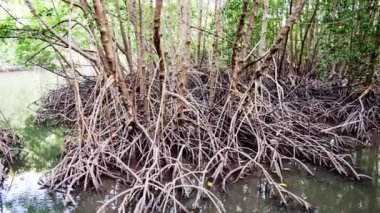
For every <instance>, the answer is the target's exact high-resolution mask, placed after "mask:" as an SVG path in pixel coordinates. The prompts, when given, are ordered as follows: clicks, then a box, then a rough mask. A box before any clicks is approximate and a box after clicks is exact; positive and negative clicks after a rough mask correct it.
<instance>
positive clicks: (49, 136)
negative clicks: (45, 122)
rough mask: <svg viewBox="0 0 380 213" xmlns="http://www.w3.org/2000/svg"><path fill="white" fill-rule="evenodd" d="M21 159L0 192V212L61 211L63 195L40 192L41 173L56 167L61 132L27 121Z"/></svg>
mask: <svg viewBox="0 0 380 213" xmlns="http://www.w3.org/2000/svg"><path fill="white" fill-rule="evenodd" d="M23 126H24V128H22V129H19V130H18V132H19V134H20V135H21V137H22V144H23V146H24V147H23V152H22V157H21V159H19V160H17V161H16V163H15V165H14V166H13V167H12V169H11V171H10V173H9V174H8V177H7V179H6V180H5V182H4V185H3V188H2V189H1V190H0V207H1V211H0V212H62V211H63V210H64V208H63V206H62V195H60V194H57V193H49V192H48V191H47V190H43V189H40V185H39V184H38V181H39V179H40V177H41V176H42V172H44V171H46V170H47V169H49V168H51V167H53V166H54V165H55V164H56V163H57V161H58V159H59V158H58V156H59V151H60V148H61V147H62V144H63V137H62V136H63V135H62V131H60V130H59V129H47V128H44V127H38V126H35V125H33V117H29V118H27V119H26V121H25V124H24V125H23Z"/></svg>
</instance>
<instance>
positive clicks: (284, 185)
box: [278, 183, 288, 187]
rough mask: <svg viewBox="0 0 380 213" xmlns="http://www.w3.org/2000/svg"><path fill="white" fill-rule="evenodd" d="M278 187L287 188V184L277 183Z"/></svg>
mask: <svg viewBox="0 0 380 213" xmlns="http://www.w3.org/2000/svg"><path fill="white" fill-rule="evenodd" d="M278 185H279V186H282V187H287V186H288V184H286V183H278Z"/></svg>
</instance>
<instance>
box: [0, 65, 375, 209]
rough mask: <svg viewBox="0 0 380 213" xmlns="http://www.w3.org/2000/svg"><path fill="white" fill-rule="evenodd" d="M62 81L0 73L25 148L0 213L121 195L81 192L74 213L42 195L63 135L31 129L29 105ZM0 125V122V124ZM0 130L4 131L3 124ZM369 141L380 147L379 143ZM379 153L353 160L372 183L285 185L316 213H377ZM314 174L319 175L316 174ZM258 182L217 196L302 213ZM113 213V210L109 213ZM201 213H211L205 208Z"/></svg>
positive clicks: (107, 187) (231, 204)
mask: <svg viewBox="0 0 380 213" xmlns="http://www.w3.org/2000/svg"><path fill="white" fill-rule="evenodd" d="M59 82H60V80H59V79H57V77H55V76H54V75H52V74H50V73H47V72H41V71H33V72H15V73H0V110H1V111H2V112H3V113H4V115H5V116H6V117H7V119H8V120H9V123H10V124H11V126H12V127H14V128H16V129H17V130H18V132H19V133H20V134H21V135H22V137H23V143H24V144H25V150H24V153H26V155H24V156H23V158H22V159H21V160H19V161H18V162H17V163H16V166H15V167H14V168H13V169H12V170H11V172H10V174H9V176H8V178H7V179H6V181H5V183H4V187H3V188H2V189H0V213H2V212H80V213H87V212H88V213H92V212H95V211H96V209H97V207H99V206H100V205H101V202H102V201H104V200H107V199H108V198H110V197H112V196H113V195H115V194H116V193H117V192H118V191H120V190H122V188H123V187H122V186H121V185H120V184H118V183H115V182H113V181H109V180H105V181H104V182H103V186H104V191H102V192H97V193H96V192H84V193H82V194H81V196H80V197H77V198H76V199H77V201H78V206H77V208H76V209H75V210H74V209H73V208H70V207H64V206H63V205H62V196H61V195H60V194H59V193H54V192H48V191H47V190H44V189H40V186H39V185H38V181H39V179H40V178H41V176H42V175H43V173H44V172H46V171H47V170H48V169H49V168H52V167H53V166H54V165H55V164H56V163H57V161H58V155H59V150H60V147H61V146H62V144H63V131H61V130H60V129H47V128H43V127H37V126H35V125H33V118H32V117H31V116H32V115H33V111H32V110H31V109H30V108H32V109H33V107H30V104H31V103H33V102H34V101H36V100H37V99H38V98H39V97H40V96H41V95H42V94H43V92H44V91H46V90H47V89H48V88H52V87H54V85H56V84H57V83H59ZM0 120H1V118H0ZM0 125H5V124H4V123H1V124H0ZM373 141H374V142H375V143H377V144H380V137H375V138H374V139H373ZM379 153H380V150H379V146H374V147H372V148H370V149H365V150H360V151H358V152H356V153H355V154H354V158H355V162H356V166H357V167H358V169H360V170H361V172H362V173H364V174H367V175H370V176H372V177H373V179H372V180H369V181H365V182H357V181H354V180H351V179H349V178H344V177H341V176H338V175H336V174H333V173H332V172H329V171H326V170H324V169H318V168H314V167H312V169H315V170H316V172H315V173H316V176H314V177H312V176H308V175H305V174H298V173H288V174H286V183H287V185H288V188H289V190H290V191H292V192H294V193H296V194H298V195H300V196H301V197H303V198H305V199H306V200H307V201H308V202H310V203H311V204H312V205H313V207H314V209H313V211H314V212H334V213H335V212H344V213H346V212H352V213H356V212H368V213H372V212H380V185H379V181H380V170H379V165H380V158H379V157H380V155H379ZM317 170H318V171H317ZM257 186H258V178H253V177H247V178H245V179H242V180H241V181H239V182H238V183H236V184H234V185H233V186H231V187H230V188H229V191H228V193H227V194H220V199H221V200H222V201H223V204H224V207H225V209H226V210H227V212H247V213H248V212H249V213H251V212H284V211H285V212H302V210H300V209H284V208H282V207H280V206H278V204H277V202H276V201H274V200H268V199H266V197H265V196H264V195H262V194H259V193H258V190H257ZM113 210H114V211H116V206H111V208H110V212H112V211H113ZM201 212H215V210H214V208H212V207H210V206H209V205H208V204H206V205H205V206H204V208H203V209H202V210H201Z"/></svg>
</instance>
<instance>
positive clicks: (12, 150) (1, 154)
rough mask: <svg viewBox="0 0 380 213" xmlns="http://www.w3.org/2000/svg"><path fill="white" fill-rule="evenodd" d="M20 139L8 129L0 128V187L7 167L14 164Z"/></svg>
mask: <svg viewBox="0 0 380 213" xmlns="http://www.w3.org/2000/svg"><path fill="white" fill-rule="evenodd" d="M19 147H20V137H19V136H18V135H17V134H15V133H13V132H12V131H11V130H9V129H1V128H0V186H2V183H3V181H4V179H5V176H6V174H7V172H8V170H9V166H10V165H11V164H12V163H13V162H14V159H15V155H16V154H17V151H16V150H17V148H19Z"/></svg>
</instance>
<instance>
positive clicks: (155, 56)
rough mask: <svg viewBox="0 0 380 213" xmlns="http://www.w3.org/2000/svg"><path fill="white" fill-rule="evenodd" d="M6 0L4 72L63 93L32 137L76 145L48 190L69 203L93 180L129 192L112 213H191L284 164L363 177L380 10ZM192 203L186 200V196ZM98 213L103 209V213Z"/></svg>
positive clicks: (271, 175) (172, 0)
mask: <svg viewBox="0 0 380 213" xmlns="http://www.w3.org/2000/svg"><path fill="white" fill-rule="evenodd" d="M14 5H15V3H14V2H13V1H1V2H0V7H1V8H0V9H1V10H3V12H4V14H3V15H2V16H1V18H2V20H1V21H0V49H2V50H3V51H7V52H9V53H14V54H5V55H3V56H2V58H3V59H2V60H5V61H7V62H8V63H15V64H17V65H19V66H25V67H32V66H39V67H42V68H44V69H46V70H47V71H50V72H53V73H56V74H57V75H60V76H62V77H64V78H66V80H67V83H68V84H67V85H64V86H62V87H60V88H57V89H56V90H54V91H51V92H50V93H49V94H48V95H47V96H46V97H44V98H43V99H42V100H41V101H40V109H39V114H38V116H37V117H36V121H35V122H37V123H40V124H47V123H49V124H52V123H54V124H61V123H65V124H67V125H69V126H70V127H71V128H72V133H71V134H70V137H68V138H67V139H66V141H65V146H64V148H63V149H62V159H61V161H60V163H59V164H58V165H57V166H56V167H55V168H54V169H52V170H51V171H50V172H49V173H48V174H47V175H46V177H45V182H44V185H45V186H47V187H49V188H50V189H53V190H63V191H64V193H65V198H66V201H67V203H71V204H75V199H74V198H73V197H74V195H75V194H76V193H78V192H80V191H81V190H87V189H91V188H92V187H93V188H95V189H101V186H102V181H101V180H102V178H103V177H106V176H108V177H111V178H114V179H118V180H120V181H121V182H122V183H123V184H125V185H127V186H128V187H129V188H128V189H127V190H125V191H123V192H121V193H120V194H118V195H117V196H115V197H114V198H111V199H110V200H109V201H108V202H107V203H105V204H104V206H103V207H102V209H104V208H107V205H109V204H110V203H111V202H115V201H116V202H117V203H118V205H119V206H120V208H119V210H120V211H121V212H123V211H126V210H127V209H128V208H133V209H135V211H136V212H142V211H145V212H148V211H152V210H157V211H165V210H167V209H168V208H176V209H183V210H189V209H190V208H192V207H189V206H184V205H183V203H182V202H181V200H182V197H181V195H184V196H189V199H193V202H194V204H195V205H194V206H193V207H197V206H199V205H200V203H201V202H202V199H201V198H203V197H207V198H209V199H210V200H211V202H213V203H214V204H215V206H216V207H217V208H218V210H219V211H224V209H223V205H222V204H221V203H220V201H219V200H218V198H217V197H216V196H215V195H214V194H213V192H212V190H210V186H211V185H220V186H222V188H225V187H226V184H227V183H229V182H231V181H232V180H234V179H236V178H239V177H241V176H242V175H246V174H252V173H254V174H258V173H260V174H263V176H264V177H265V180H266V181H267V182H268V186H270V187H266V192H267V193H269V194H271V195H273V196H274V197H277V198H278V199H279V200H281V203H282V204H285V205H290V204H291V203H292V201H296V202H298V203H300V204H301V205H303V206H305V207H306V208H309V207H310V204H309V203H307V202H306V201H304V200H303V199H302V198H300V197H298V196H297V195H295V194H293V193H291V192H290V191H288V190H287V189H286V188H285V186H283V185H282V184H278V183H279V182H282V181H283V178H284V177H283V163H284V162H292V163H294V164H296V165H298V166H299V168H301V169H304V170H306V171H307V172H309V173H310V174H313V172H312V171H311V170H309V169H308V167H307V166H306V164H305V162H310V163H313V164H316V165H320V166H324V167H327V168H330V169H333V170H334V171H336V172H338V173H340V174H343V175H346V176H351V177H354V178H356V179H361V178H362V177H364V176H363V175H361V174H358V173H357V172H356V171H355V169H354V168H353V166H352V164H351V161H350V155H348V154H347V152H349V150H351V149H352V148H354V147H357V146H365V145H367V144H368V138H369V132H368V130H369V129H370V128H378V127H379V126H380V108H379V105H380V96H379V92H380V91H379V87H378V74H379V72H378V70H379V49H380V10H379V6H380V2H379V1H378V0H368V1H365V0H360V1H356V0H309V1H306V0H289V1H281V0H263V1H260V0H197V1H196V0H177V1H176V0H167V1H162V0H155V1H153V0H150V1H145V0H131V1H127V0H125V1H119V0H93V1H88V0H60V1H53V0H52V1H45V0H25V2H22V3H19V4H18V6H19V9H18V10H16V9H15V7H14ZM189 189H192V190H189ZM102 209H100V210H99V211H101V210H102Z"/></svg>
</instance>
